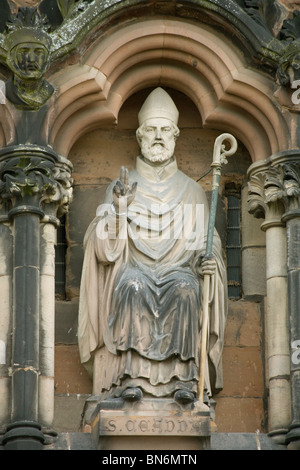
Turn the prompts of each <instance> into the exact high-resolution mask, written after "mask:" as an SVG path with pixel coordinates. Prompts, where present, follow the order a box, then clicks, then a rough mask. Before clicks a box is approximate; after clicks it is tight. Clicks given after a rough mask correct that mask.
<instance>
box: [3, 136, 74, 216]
mask: <svg viewBox="0 0 300 470" xmlns="http://www.w3.org/2000/svg"><path fill="white" fill-rule="evenodd" d="M71 172H72V164H71V162H70V161H69V160H67V159H66V158H64V157H62V156H60V155H58V154H57V153H55V152H54V151H53V150H52V149H51V148H50V147H49V148H48V147H41V146H35V145H16V146H9V147H5V148H4V149H1V150H0V198H1V199H2V201H6V202H7V205H8V207H9V209H8V213H7V217H8V219H9V218H11V217H13V216H15V215H16V214H19V213H24V212H30V213H36V214H39V216H40V217H41V219H42V220H44V221H45V222H52V223H57V217H58V216H60V215H62V214H63V213H65V212H67V210H68V206H69V203H70V202H71V199H72V183H73V180H72V178H71Z"/></svg>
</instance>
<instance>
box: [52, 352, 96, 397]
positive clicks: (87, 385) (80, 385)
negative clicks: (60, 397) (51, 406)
mask: <svg viewBox="0 0 300 470" xmlns="http://www.w3.org/2000/svg"><path fill="white" fill-rule="evenodd" d="M55 389H56V393H57V394H72V393H74V394H86V393H91V391H92V382H91V380H90V378H89V376H88V373H87V372H86V370H85V368H84V367H83V365H82V364H81V362H80V358H79V351H78V347H77V346H75V345H70V346H66V345H56V347H55Z"/></svg>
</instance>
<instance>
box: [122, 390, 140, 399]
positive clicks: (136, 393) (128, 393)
mask: <svg viewBox="0 0 300 470" xmlns="http://www.w3.org/2000/svg"><path fill="white" fill-rule="evenodd" d="M121 396H122V398H123V400H124V401H139V400H141V399H142V398H143V392H142V390H141V389H140V388H138V387H134V388H126V389H125V390H124V392H123V393H122V395H121Z"/></svg>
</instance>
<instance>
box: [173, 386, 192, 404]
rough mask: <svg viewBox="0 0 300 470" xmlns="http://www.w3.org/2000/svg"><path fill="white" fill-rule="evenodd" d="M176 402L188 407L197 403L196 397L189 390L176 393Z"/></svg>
mask: <svg viewBox="0 0 300 470" xmlns="http://www.w3.org/2000/svg"><path fill="white" fill-rule="evenodd" d="M174 400H175V401H177V402H178V403H181V404H182V405H186V404H188V403H193V402H194V401H195V395H194V393H193V392H190V391H189V390H182V389H180V390H177V391H176V392H175V393H174Z"/></svg>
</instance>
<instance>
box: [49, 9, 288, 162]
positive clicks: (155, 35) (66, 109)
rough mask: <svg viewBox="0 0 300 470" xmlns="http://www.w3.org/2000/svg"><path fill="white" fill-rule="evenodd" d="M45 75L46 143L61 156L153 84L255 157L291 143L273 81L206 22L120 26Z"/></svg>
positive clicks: (114, 119) (112, 119) (164, 21)
mask: <svg viewBox="0 0 300 470" xmlns="http://www.w3.org/2000/svg"><path fill="white" fill-rule="evenodd" d="M51 79H52V81H53V82H54V83H55V84H56V85H57V87H58V89H59V95H58V99H57V103H56V105H55V108H53V109H52V110H51V119H50V120H49V122H52V125H51V128H50V132H49V140H50V144H51V145H52V146H53V148H54V149H56V151H58V152H59V153H62V154H64V155H67V154H68V152H69V150H70V148H71V146H72V145H73V143H74V142H75V141H76V140H77V139H78V137H79V136H80V135H82V134H84V133H86V132H88V131H90V130H92V129H95V128H97V127H101V126H103V125H106V124H110V125H114V124H115V123H116V122H117V119H118V113H119V110H120V108H121V106H122V105H123V103H124V102H125V101H126V99H127V98H128V97H129V96H131V95H132V94H133V93H135V92H137V91H139V90H141V89H143V88H146V87H151V86H158V85H160V86H167V87H171V88H175V89H177V90H179V91H181V92H183V93H184V94H186V95H187V96H188V97H189V98H190V99H191V100H192V101H193V102H194V103H195V105H196V106H197V108H198V110H199V113H200V115H201V119H202V123H203V126H205V127H214V128H219V129H221V130H223V129H224V130H226V131H227V132H232V133H233V134H234V135H235V136H236V137H237V138H239V139H240V140H241V141H242V142H243V143H244V145H245V146H246V147H247V148H248V151H249V153H250V155H251V158H252V160H253V161H257V160H261V159H264V158H267V157H268V156H269V155H270V154H273V153H276V152H278V151H280V150H282V149H286V148H288V147H289V142H288V141H287V139H288V136H289V133H288V127H287V123H286V122H285V120H284V117H283V114H282V112H281V110H280V108H279V105H278V103H277V102H276V100H275V98H274V92H275V89H276V84H275V83H274V82H273V81H272V80H271V79H270V78H267V77H266V76H264V75H262V74H260V73H258V72H256V71H254V70H251V69H249V68H247V65H246V63H245V61H244V60H243V56H242V54H241V52H240V51H239V49H238V48H236V47H235V46H234V45H233V44H232V43H231V42H230V40H229V39H227V38H225V37H224V36H221V35H219V34H216V33H215V31H213V30H212V29H211V28H210V27H208V26H206V25H200V24H193V23H191V22H187V21H184V20H173V19H158V18H156V19H149V20H140V21H137V22H136V23H133V24H130V25H124V26H122V27H120V28H119V29H118V30H116V31H114V32H112V33H111V34H110V35H108V36H107V37H105V38H98V39H97V40H96V41H95V42H94V43H93V44H92V45H91V46H90V48H89V49H88V50H87V51H86V53H85V54H84V56H83V57H82V64H81V65H73V66H71V67H65V68H64V69H63V70H62V71H61V72H59V73H57V74H54V75H53V76H52V77H51Z"/></svg>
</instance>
